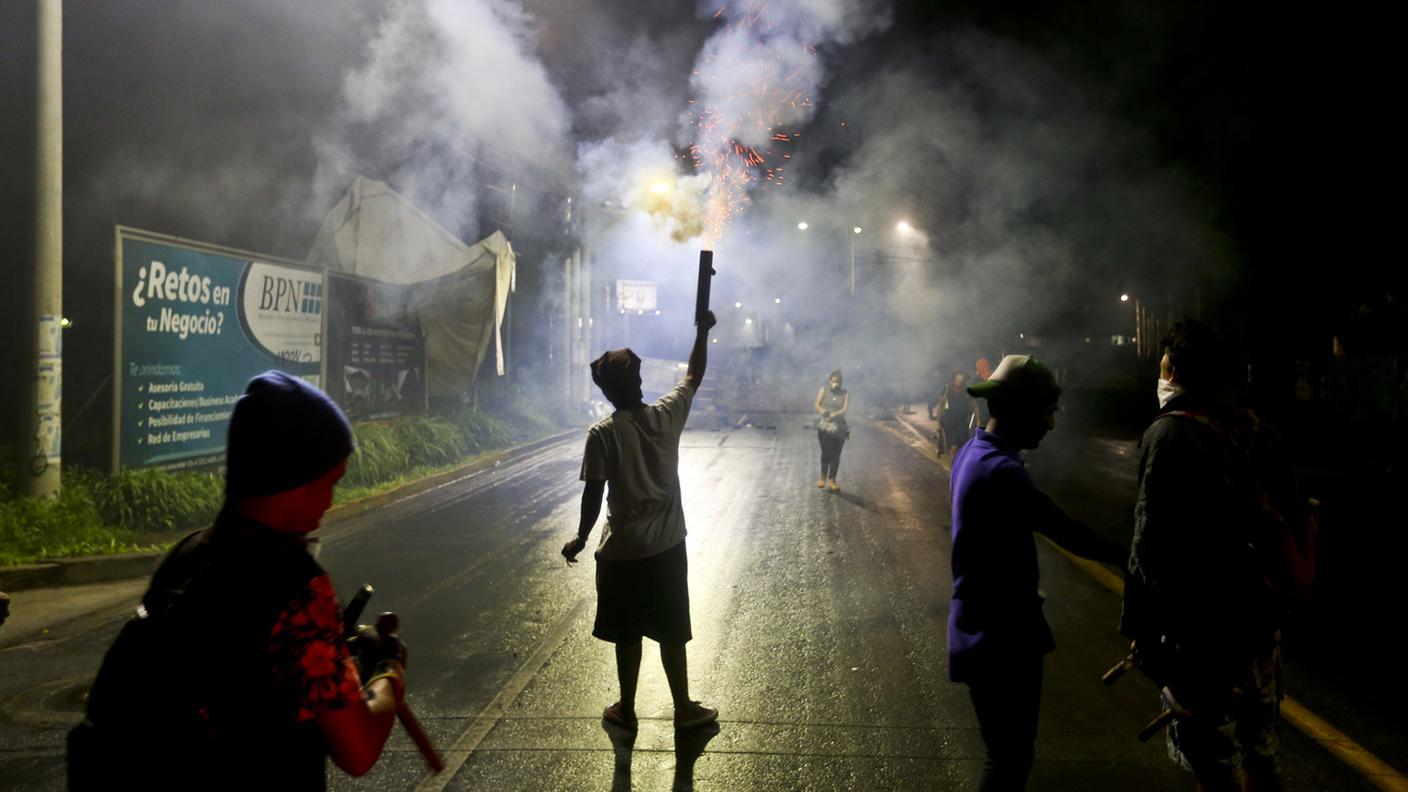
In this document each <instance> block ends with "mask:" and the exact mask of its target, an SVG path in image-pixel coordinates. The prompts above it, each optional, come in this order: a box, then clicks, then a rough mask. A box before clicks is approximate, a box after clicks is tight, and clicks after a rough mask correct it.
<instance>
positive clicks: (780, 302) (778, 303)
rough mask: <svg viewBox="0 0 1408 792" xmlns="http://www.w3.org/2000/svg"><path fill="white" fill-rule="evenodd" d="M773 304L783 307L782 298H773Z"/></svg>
mask: <svg viewBox="0 0 1408 792" xmlns="http://www.w3.org/2000/svg"><path fill="white" fill-rule="evenodd" d="M772 304H773V305H782V298H781V297H774V298H772Z"/></svg>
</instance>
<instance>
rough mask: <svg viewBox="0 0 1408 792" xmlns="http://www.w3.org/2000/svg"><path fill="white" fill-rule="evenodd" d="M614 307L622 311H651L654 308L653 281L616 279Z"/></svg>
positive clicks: (654, 290) (654, 291)
mask: <svg viewBox="0 0 1408 792" xmlns="http://www.w3.org/2000/svg"><path fill="white" fill-rule="evenodd" d="M616 307H617V308H618V309H620V310H622V311H627V312H630V311H653V310H655V308H656V289H655V282H654V281H641V280H618V281H616Z"/></svg>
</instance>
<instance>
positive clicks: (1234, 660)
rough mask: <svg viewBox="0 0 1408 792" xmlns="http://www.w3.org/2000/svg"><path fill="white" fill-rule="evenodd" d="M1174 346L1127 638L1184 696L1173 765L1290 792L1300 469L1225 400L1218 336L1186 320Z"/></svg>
mask: <svg viewBox="0 0 1408 792" xmlns="http://www.w3.org/2000/svg"><path fill="white" fill-rule="evenodd" d="M1161 347H1162V349H1163V353H1164V354H1163V357H1162V359H1161V360H1160V361H1159V380H1158V396H1159V410H1160V413H1159V415H1158V417H1156V418H1155V420H1154V422H1153V423H1152V424H1151V425H1150V426H1149V428H1148V429H1147V430H1145V432H1144V438H1143V440H1142V441H1141V443H1140V448H1141V455H1140V460H1139V489H1138V494H1137V498H1136V500H1135V511H1134V546H1133V548H1132V550H1131V552H1130V556H1129V570H1128V573H1127V575H1126V586H1125V595H1124V610H1123V613H1122V615H1121V619H1120V630H1121V632H1123V633H1124V634H1125V635H1126V636H1128V637H1129V638H1131V639H1133V641H1134V648H1135V657H1136V659H1138V660H1139V662H1140V666H1141V668H1142V669H1143V670H1144V671H1145V672H1146V673H1147V674H1148V675H1149V676H1150V677H1152V678H1153V679H1154V681H1155V682H1156V683H1157V684H1159V685H1160V686H1162V687H1164V688H1165V689H1166V691H1167V693H1168V695H1169V696H1170V697H1171V699H1172V702H1169V701H1167V700H1166V701H1165V702H1164V703H1165V705H1172V706H1170V708H1171V709H1173V711H1174V712H1175V714H1176V715H1178V717H1176V718H1175V719H1174V722H1173V724H1172V725H1171V726H1170V728H1169V731H1168V742H1169V755H1170V756H1171V757H1172V758H1173V759H1174V760H1175V761H1176V762H1177V763H1178V764H1180V765H1182V766H1183V767H1184V768H1185V769H1188V770H1190V771H1192V773H1193V774H1194V775H1195V776H1196V778H1197V780H1198V785H1199V788H1201V789H1204V790H1213V791H1215V792H1222V791H1223V790H1226V791H1227V792H1232V790H1242V789H1244V788H1245V789H1248V790H1277V789H1280V788H1281V787H1280V779H1279V777H1278V772H1277V762H1276V752H1277V748H1278V738H1277V735H1276V721H1277V719H1278V716H1279V711H1280V698H1281V691H1280V677H1281V673H1280V663H1281V653H1280V620H1281V617H1282V615H1283V606H1284V602H1285V597H1286V596H1288V595H1289V594H1288V591H1287V589H1289V588H1291V587H1292V586H1291V585H1288V584H1287V583H1286V582H1285V581H1284V580H1283V576H1282V575H1279V574H1277V573H1278V571H1279V570H1281V569H1285V568H1287V566H1294V565H1295V564H1298V563H1300V562H1301V559H1298V558H1294V557H1293V556H1296V555H1298V554H1299V552H1300V550H1299V548H1297V547H1296V544H1295V543H1294V542H1286V541H1284V538H1285V535H1286V534H1287V532H1288V531H1290V529H1291V528H1292V526H1295V525H1304V522H1303V518H1304V513H1303V512H1302V511H1301V509H1300V504H1298V503H1297V502H1296V501H1297V498H1296V497H1295V495H1294V480H1293V477H1292V476H1291V473H1290V470H1291V463H1290V458H1289V455H1288V454H1287V453H1286V452H1285V449H1284V448H1281V447H1279V444H1278V443H1277V442H1276V437H1275V434H1274V432H1273V431H1272V430H1270V428H1269V427H1267V428H1263V427H1262V426H1261V425H1260V422H1259V420H1257V419H1256V417H1255V415H1254V414H1252V413H1250V412H1247V411H1234V410H1232V409H1230V406H1229V404H1228V403H1227V402H1226V401H1225V400H1224V399H1223V398H1220V397H1221V396H1222V395H1223V393H1225V391H1226V386H1227V385H1228V384H1229V383H1228V380H1229V379H1230V378H1229V377H1227V376H1226V374H1227V373H1230V372H1229V371H1228V366H1227V365H1226V360H1225V359H1224V352H1223V349H1224V346H1223V342H1222V340H1221V339H1220V338H1219V337H1218V335H1217V334H1216V333H1214V332H1213V331H1212V330H1211V329H1209V328H1208V327H1206V326H1204V325H1202V324H1199V323H1198V322H1195V321H1192V320H1185V321H1181V322H1178V323H1175V324H1174V326H1173V327H1172V328H1171V329H1170V330H1169V332H1168V334H1167V335H1166V336H1165V337H1164V338H1163V340H1162V342H1161ZM1264 531H1265V532H1264ZM1268 534H1269V535H1268ZM1296 538H1297V539H1299V540H1305V539H1306V537H1296ZM1309 538H1310V539H1313V536H1311V537H1309ZM1301 585H1304V586H1308V580H1306V581H1302V582H1301Z"/></svg>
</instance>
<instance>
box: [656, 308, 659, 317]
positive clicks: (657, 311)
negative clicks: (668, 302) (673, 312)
mask: <svg viewBox="0 0 1408 792" xmlns="http://www.w3.org/2000/svg"><path fill="white" fill-rule="evenodd" d="M655 315H656V316H659V315H660V309H659V308H656V309H655Z"/></svg>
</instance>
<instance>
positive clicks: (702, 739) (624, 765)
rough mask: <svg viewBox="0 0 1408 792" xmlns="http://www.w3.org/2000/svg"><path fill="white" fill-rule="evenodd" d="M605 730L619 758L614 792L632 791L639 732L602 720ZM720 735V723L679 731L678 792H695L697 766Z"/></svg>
mask: <svg viewBox="0 0 1408 792" xmlns="http://www.w3.org/2000/svg"><path fill="white" fill-rule="evenodd" d="M601 728H602V730H603V731H605V732H606V736H607V738H609V739H610V740H611V750H612V752H613V753H615V755H616V760H615V765H614V767H613V768H612V771H611V792H631V757H632V755H633V754H634V752H635V745H636V732H634V731H631V730H629V729H623V728H621V727H620V726H617V725H616V724H614V723H612V722H610V721H608V720H606V719H604V718H603V719H602V721H601ZM718 733H719V724H718V723H711V724H709V725H707V726H703V727H701V728H698V729H690V730H687V731H686V730H678V729H677V730H676V731H675V779H674V784H673V787H672V788H673V790H674V792H693V790H694V764H695V762H698V761H699V757H700V756H701V755H703V753H704V747H705V746H707V745H708V744H709V741H710V740H712V739H714V737H715V735H717V734H718Z"/></svg>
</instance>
